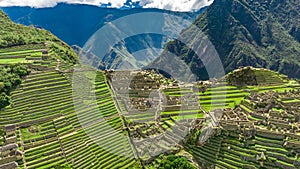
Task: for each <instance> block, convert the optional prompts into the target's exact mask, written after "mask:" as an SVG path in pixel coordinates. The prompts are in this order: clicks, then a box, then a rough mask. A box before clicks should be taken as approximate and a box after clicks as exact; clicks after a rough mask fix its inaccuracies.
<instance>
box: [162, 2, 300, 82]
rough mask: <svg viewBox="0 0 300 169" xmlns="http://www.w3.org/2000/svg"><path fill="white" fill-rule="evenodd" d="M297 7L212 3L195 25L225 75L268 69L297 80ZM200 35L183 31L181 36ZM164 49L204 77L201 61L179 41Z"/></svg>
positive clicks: (299, 74)
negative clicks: (241, 68) (242, 69)
mask: <svg viewBox="0 0 300 169" xmlns="http://www.w3.org/2000/svg"><path fill="white" fill-rule="evenodd" d="M299 7H300V4H299V3H298V2H296V1H293V0H287V1H281V0H272V1H264V2H257V1H252V0H215V1H214V3H213V4H212V5H211V6H210V7H209V8H208V9H207V11H206V12H205V13H204V14H203V15H201V16H200V17H199V18H198V19H197V20H196V21H195V23H194V24H195V25H196V26H197V27H198V28H199V29H200V30H201V31H202V32H204V33H205V34H206V35H207V36H208V38H209V39H210V41H211V42H212V44H213V45H214V46H215V48H216V50H217V52H218V53H219V56H220V58H221V60H222V62H223V65H224V68H225V71H226V72H230V71H232V70H234V69H236V68H238V67H239V66H254V67H263V68H269V69H272V70H275V71H279V72H280V73H283V74H286V75H288V76H289V77H296V78H300V69H299V68H300V43H299V24H298V23H299V22H298V21H299ZM189 34H190V35H193V36H191V37H192V39H191V40H190V41H195V40H197V38H199V36H200V34H201V33H198V34H196V33H195V31H194V29H192V28H190V29H187V30H186V31H184V32H183V33H182V35H189ZM167 50H169V51H170V52H172V53H174V54H176V55H177V56H180V57H181V58H182V59H183V60H185V61H186V62H187V63H188V64H190V65H191V69H192V71H193V72H194V73H195V74H197V75H198V76H201V77H202V78H203V77H205V78H207V76H203V74H205V70H203V66H202V62H201V60H200V59H199V58H197V56H196V55H195V54H194V52H191V51H190V50H187V49H186V46H185V45H184V44H182V42H179V41H174V42H171V43H169V45H168V46H167Z"/></svg>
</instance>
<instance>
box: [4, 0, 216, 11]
mask: <svg viewBox="0 0 300 169" xmlns="http://www.w3.org/2000/svg"><path fill="white" fill-rule="evenodd" d="M131 1H132V2H139V4H140V5H141V6H143V7H144V8H159V9H166V10H172V11H192V10H198V9H200V8H202V7H204V6H208V5H210V4H211V3H212V2H213V0H131ZM125 2H126V0H0V7H8V6H30V7H35V8H45V7H54V6H56V5H57V4H58V3H69V4H89V5H96V6H100V5H105V4H111V5H110V7H112V8H120V7H122V6H124V3H125Z"/></svg>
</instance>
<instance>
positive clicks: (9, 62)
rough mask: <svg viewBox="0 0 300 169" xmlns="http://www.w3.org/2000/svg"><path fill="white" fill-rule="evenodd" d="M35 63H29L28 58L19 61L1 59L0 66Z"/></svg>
mask: <svg viewBox="0 0 300 169" xmlns="http://www.w3.org/2000/svg"><path fill="white" fill-rule="evenodd" d="M32 62H33V61H28V60H26V58H17V59H0V64H16V63H32Z"/></svg>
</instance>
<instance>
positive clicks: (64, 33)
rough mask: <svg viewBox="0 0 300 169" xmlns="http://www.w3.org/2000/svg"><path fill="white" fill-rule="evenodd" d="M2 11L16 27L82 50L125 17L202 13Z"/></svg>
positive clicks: (67, 8) (66, 7)
mask: <svg viewBox="0 0 300 169" xmlns="http://www.w3.org/2000/svg"><path fill="white" fill-rule="evenodd" d="M2 9H3V11H4V12H6V13H7V14H8V16H9V17H10V18H11V19H12V20H13V21H15V22H17V23H20V24H24V25H36V26H40V27H42V28H45V29H47V30H49V31H51V32H52V33H53V34H55V35H56V36H58V37H59V38H61V39H62V40H64V41H65V42H67V43H68V44H70V45H78V46H80V47H83V45H84V44H85V42H86V41H87V40H88V39H89V38H90V37H91V36H92V35H93V34H94V33H95V32H96V31H97V30H98V29H99V28H101V27H102V26H104V25H105V24H106V23H107V22H111V21H113V20H116V19H118V18H121V17H124V16H128V15H131V14H137V13H142V12H158V13H168V14H172V15H176V16H180V17H183V18H186V19H189V20H194V19H195V17H197V16H198V15H199V14H200V13H201V12H202V10H200V11H198V12H172V11H167V10H161V9H142V8H134V9H130V10H129V9H128V10H120V9H114V8H100V7H97V6H92V5H74V4H65V3H60V4H58V5H57V6H55V7H53V8H30V7H3V8H2ZM61 16H64V17H61Z"/></svg>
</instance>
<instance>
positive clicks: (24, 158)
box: [0, 70, 136, 169]
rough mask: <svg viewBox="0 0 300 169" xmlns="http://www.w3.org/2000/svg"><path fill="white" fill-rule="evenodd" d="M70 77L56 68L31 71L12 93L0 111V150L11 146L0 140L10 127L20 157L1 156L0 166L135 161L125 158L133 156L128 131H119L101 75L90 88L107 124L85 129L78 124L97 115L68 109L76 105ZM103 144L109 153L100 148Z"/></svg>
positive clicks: (86, 165)
mask: <svg viewBox="0 0 300 169" xmlns="http://www.w3.org/2000/svg"><path fill="white" fill-rule="evenodd" d="M69 76H70V75H69V74H64V73H60V72H58V71H55V70H47V71H36V72H32V73H31V74H30V75H28V76H27V77H26V78H25V79H24V82H23V83H22V84H21V86H19V87H18V88H17V89H16V90H15V91H13V92H12V93H11V95H12V100H13V102H12V105H11V106H10V107H11V108H6V109H5V110H4V111H1V112H0V117H1V120H0V125H1V126H2V127H4V129H3V132H2V133H1V140H0V141H1V142H0V143H1V145H0V146H5V145H11V143H12V142H8V140H4V139H3V138H4V137H2V136H3V135H5V133H6V135H7V134H8V131H5V126H8V125H10V124H14V125H15V126H16V127H15V131H14V132H15V134H14V136H13V137H16V138H17V139H16V140H14V142H15V143H16V144H17V145H18V150H19V151H20V152H21V153H22V155H21V156H16V158H14V159H5V158H3V159H1V158H0V164H3V163H9V162H14V161H15V162H17V164H18V166H19V167H20V168H28V169H29V168H51V167H56V166H65V165H71V166H72V167H74V168H109V169H110V168H127V167H129V166H132V165H134V164H135V163H136V161H135V160H134V158H129V157H131V156H132V157H133V156H134V155H133V153H134V152H133V149H132V147H131V146H130V144H129V142H128V139H127V137H126V134H127V133H126V132H123V130H122V121H121V119H120V117H119V115H118V111H117V109H116V106H115V105H114V102H113V100H112V95H111V92H110V89H109V86H108V85H107V83H106V77H105V76H104V75H103V73H101V72H99V74H97V80H96V83H95V85H96V86H97V87H96V95H97V98H99V100H98V101H97V108H98V109H100V108H101V110H100V112H101V113H102V115H104V116H105V119H106V121H102V122H97V123H89V124H88V125H86V124H84V125H83V124H82V123H84V121H86V122H89V121H90V120H91V119H90V118H91V117H93V116H98V115H99V112H95V111H94V110H93V109H92V108H90V107H82V109H81V110H79V111H77V112H75V110H74V106H73V105H74V104H79V103H75V102H74V100H73V95H72V87H71V83H70V79H69ZM75 100H76V99H75ZM78 114H80V117H81V121H79V120H78ZM110 127H112V128H113V129H114V130H115V131H118V132H119V133H122V134H123V135H122V136H123V137H117V136H116V135H114V134H113V133H110V132H108V131H109V130H106V128H110ZM87 133H88V134H87ZM91 134H92V137H91ZM99 145H101V146H99ZM104 145H106V146H107V147H110V148H111V149H105V146H104ZM103 147H104V148H103ZM130 154H132V155H131V156H130ZM17 157H18V158H17ZM4 160H5V161H4Z"/></svg>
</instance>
